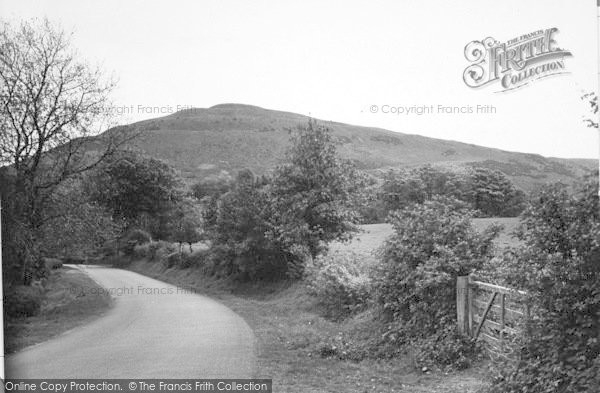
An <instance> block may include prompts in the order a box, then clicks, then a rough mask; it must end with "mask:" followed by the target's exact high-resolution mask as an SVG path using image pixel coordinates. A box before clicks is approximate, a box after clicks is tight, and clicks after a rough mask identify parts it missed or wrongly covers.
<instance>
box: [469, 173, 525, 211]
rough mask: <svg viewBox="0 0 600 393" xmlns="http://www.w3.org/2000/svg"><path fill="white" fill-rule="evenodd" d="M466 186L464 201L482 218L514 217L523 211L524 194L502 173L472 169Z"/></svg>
mask: <svg viewBox="0 0 600 393" xmlns="http://www.w3.org/2000/svg"><path fill="white" fill-rule="evenodd" d="M467 184H468V191H467V195H466V198H465V200H466V201H468V202H469V203H471V206H472V207H473V209H475V210H477V211H480V212H482V215H483V216H484V217H490V216H491V217H509V216H510V217H514V216H518V215H519V213H521V211H522V210H523V207H524V201H525V194H524V193H523V192H522V191H521V190H518V189H517V188H515V186H514V185H513V184H512V182H511V181H510V180H509V179H508V178H507V177H506V175H504V174H503V173H502V172H499V171H494V170H490V169H487V168H474V169H473V170H472V171H471V172H470V173H469V176H468V179H467Z"/></svg>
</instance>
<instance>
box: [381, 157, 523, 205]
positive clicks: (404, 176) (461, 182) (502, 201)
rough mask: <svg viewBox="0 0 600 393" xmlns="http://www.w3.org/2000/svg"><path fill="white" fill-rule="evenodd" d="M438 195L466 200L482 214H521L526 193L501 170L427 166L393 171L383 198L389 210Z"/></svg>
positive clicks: (382, 190)
mask: <svg viewBox="0 0 600 393" xmlns="http://www.w3.org/2000/svg"><path fill="white" fill-rule="evenodd" d="M435 195H442V196H446V197H452V198H455V199H459V200H461V201H464V202H466V203H468V204H469V205H470V207H471V208H472V209H473V210H475V211H476V212H477V215H478V216H517V215H518V214H519V213H520V212H521V210H522V209H523V202H524V199H525V194H524V193H523V192H522V191H520V190H518V189H517V188H516V187H515V186H514V185H513V184H512V183H511V181H510V180H509V179H508V178H507V177H506V176H505V175H504V174H503V173H501V172H498V171H493V170H489V169H486V168H472V169H469V170H466V171H462V172H453V171H450V170H446V169H441V168H434V167H432V166H431V165H425V166H422V167H419V168H414V169H410V170H400V171H398V170H395V171H389V172H388V173H387V174H386V175H385V176H384V182H383V185H382V187H381V198H380V199H381V200H382V202H383V204H384V206H385V208H386V209H387V210H388V211H393V210H398V209H402V208H404V207H406V206H409V205H411V204H412V203H423V202H425V201H427V200H431V199H432V198H433V196H435Z"/></svg>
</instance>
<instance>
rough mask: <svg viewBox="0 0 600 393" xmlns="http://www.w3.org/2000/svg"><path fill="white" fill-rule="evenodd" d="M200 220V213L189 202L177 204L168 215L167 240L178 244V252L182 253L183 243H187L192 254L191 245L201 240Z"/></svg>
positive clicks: (184, 201)
mask: <svg viewBox="0 0 600 393" xmlns="http://www.w3.org/2000/svg"><path fill="white" fill-rule="evenodd" d="M201 226H202V220H201V217H200V212H199V211H198V209H197V208H196V206H195V205H194V204H193V202H192V201H190V200H183V201H181V202H179V203H178V204H177V205H175V207H174V208H173V209H172V211H171V213H170V215H169V224H168V232H169V238H170V239H171V240H172V241H174V242H176V243H179V252H180V253H181V252H182V245H183V243H187V244H188V245H189V247H190V252H192V244H194V243H196V242H199V241H200V240H202V236H201V233H200V228H201Z"/></svg>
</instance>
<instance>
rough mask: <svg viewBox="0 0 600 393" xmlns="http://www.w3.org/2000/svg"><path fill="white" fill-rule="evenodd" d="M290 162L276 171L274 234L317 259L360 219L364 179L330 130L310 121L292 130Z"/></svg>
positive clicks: (348, 232)
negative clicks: (339, 150) (341, 152)
mask: <svg viewBox="0 0 600 393" xmlns="http://www.w3.org/2000/svg"><path fill="white" fill-rule="evenodd" d="M291 139H292V147H291V149H290V150H289V151H288V155H287V162H286V163H285V164H283V165H281V166H279V167H278V168H277V169H276V171H275V174H274V176H273V190H272V192H271V195H272V210H271V215H272V222H273V236H274V237H275V239H277V241H278V242H280V243H282V244H284V245H285V246H286V248H288V249H289V248H290V247H291V246H292V245H293V244H296V245H302V246H304V247H306V248H307V250H308V252H309V253H310V255H311V256H312V257H313V258H314V257H315V256H316V255H317V254H318V253H319V252H321V251H323V250H324V249H325V248H326V244H327V243H329V242H331V241H333V240H342V241H343V240H349V239H350V238H351V235H352V233H353V232H355V231H356V230H357V227H356V224H357V223H358V222H359V221H360V217H359V215H358V214H357V212H356V210H357V207H358V206H360V204H361V202H362V199H361V198H362V196H363V193H362V191H363V189H364V184H365V179H364V177H362V176H361V175H360V174H359V173H358V172H357V171H356V169H355V168H354V166H353V165H352V164H351V163H350V162H348V161H345V160H342V159H341V158H340V157H339V155H338V153H337V148H336V144H335V143H334V141H333V137H332V135H331V131H330V130H329V129H328V128H326V127H323V126H320V125H318V124H317V123H316V122H315V121H313V120H311V121H309V123H308V125H307V126H306V127H302V128H299V129H298V130H297V132H296V133H295V134H293V135H292V138H291Z"/></svg>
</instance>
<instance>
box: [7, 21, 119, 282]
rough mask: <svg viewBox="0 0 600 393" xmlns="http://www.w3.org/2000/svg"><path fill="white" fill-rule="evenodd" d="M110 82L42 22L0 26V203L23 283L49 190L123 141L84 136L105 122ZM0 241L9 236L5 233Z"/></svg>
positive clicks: (31, 267)
mask: <svg viewBox="0 0 600 393" xmlns="http://www.w3.org/2000/svg"><path fill="white" fill-rule="evenodd" d="M113 87H114V83H113V82H112V81H111V80H107V79H106V78H105V77H104V76H103V73H102V71H101V70H100V69H97V68H93V67H91V66H89V65H88V64H86V63H85V62H83V61H81V60H80V59H79V57H78V55H77V54H76V53H75V52H74V50H73V49H72V47H71V43H70V41H69V37H68V36H67V35H66V34H65V33H64V32H63V31H62V30H61V29H60V28H59V27H57V26H54V25H52V24H51V23H50V22H48V21H47V20H45V21H43V22H41V23H39V22H35V21H34V22H30V21H25V22H21V23H20V25H17V26H15V25H11V24H9V23H6V22H2V23H1V25H0V165H6V166H9V167H10V171H11V173H12V176H11V184H10V185H9V186H8V187H6V188H4V189H3V193H4V194H5V195H6V199H9V200H11V201H13V202H12V203H11V204H7V205H5V206H6V209H7V210H8V209H10V210H11V217H12V220H14V221H13V222H12V228H14V229H15V230H18V231H19V232H20V233H19V234H18V235H16V234H15V236H16V237H18V238H20V239H21V240H22V241H21V242H20V243H19V245H15V244H13V245H11V244H8V245H7V248H12V249H16V250H18V251H17V252H16V253H15V254H14V255H13V256H14V258H11V259H10V263H12V264H17V265H18V268H19V269H20V270H21V280H23V281H25V282H27V281H28V280H29V279H30V278H31V277H32V275H35V274H36V271H37V270H38V269H37V268H36V264H37V261H38V259H39V250H40V244H39V239H40V238H41V237H40V231H42V230H43V228H42V227H43V226H44V225H51V223H50V222H49V221H50V220H51V218H50V217H48V216H47V215H46V211H47V210H48V206H49V205H50V204H52V198H53V193H54V192H55V191H56V189H57V188H59V187H60V186H61V184H63V182H65V181H67V180H69V179H72V178H73V177H76V176H78V175H80V174H82V173H84V172H86V171H88V170H90V169H91V168H94V167H95V166H97V165H98V164H99V163H101V162H102V161H104V160H105V159H106V158H107V157H109V156H110V155H111V154H113V153H114V151H115V150H116V149H117V147H118V146H120V145H121V144H122V143H124V142H125V141H126V140H127V139H129V138H130V136H126V135H124V134H123V133H118V132H115V133H110V134H105V135H103V136H101V137H95V138H91V139H90V137H92V136H94V135H95V133H96V132H97V131H99V130H101V127H104V126H106V125H107V123H108V122H109V121H110V110H109V107H110V102H109V94H110V92H111V90H112V89H113ZM92 140H93V142H94V143H91V142H92ZM5 239H6V241H9V242H10V241H12V240H13V239H15V241H16V238H15V237H13V235H9V236H6V237H5ZM24 239H28V240H26V241H25V240H24Z"/></svg>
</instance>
